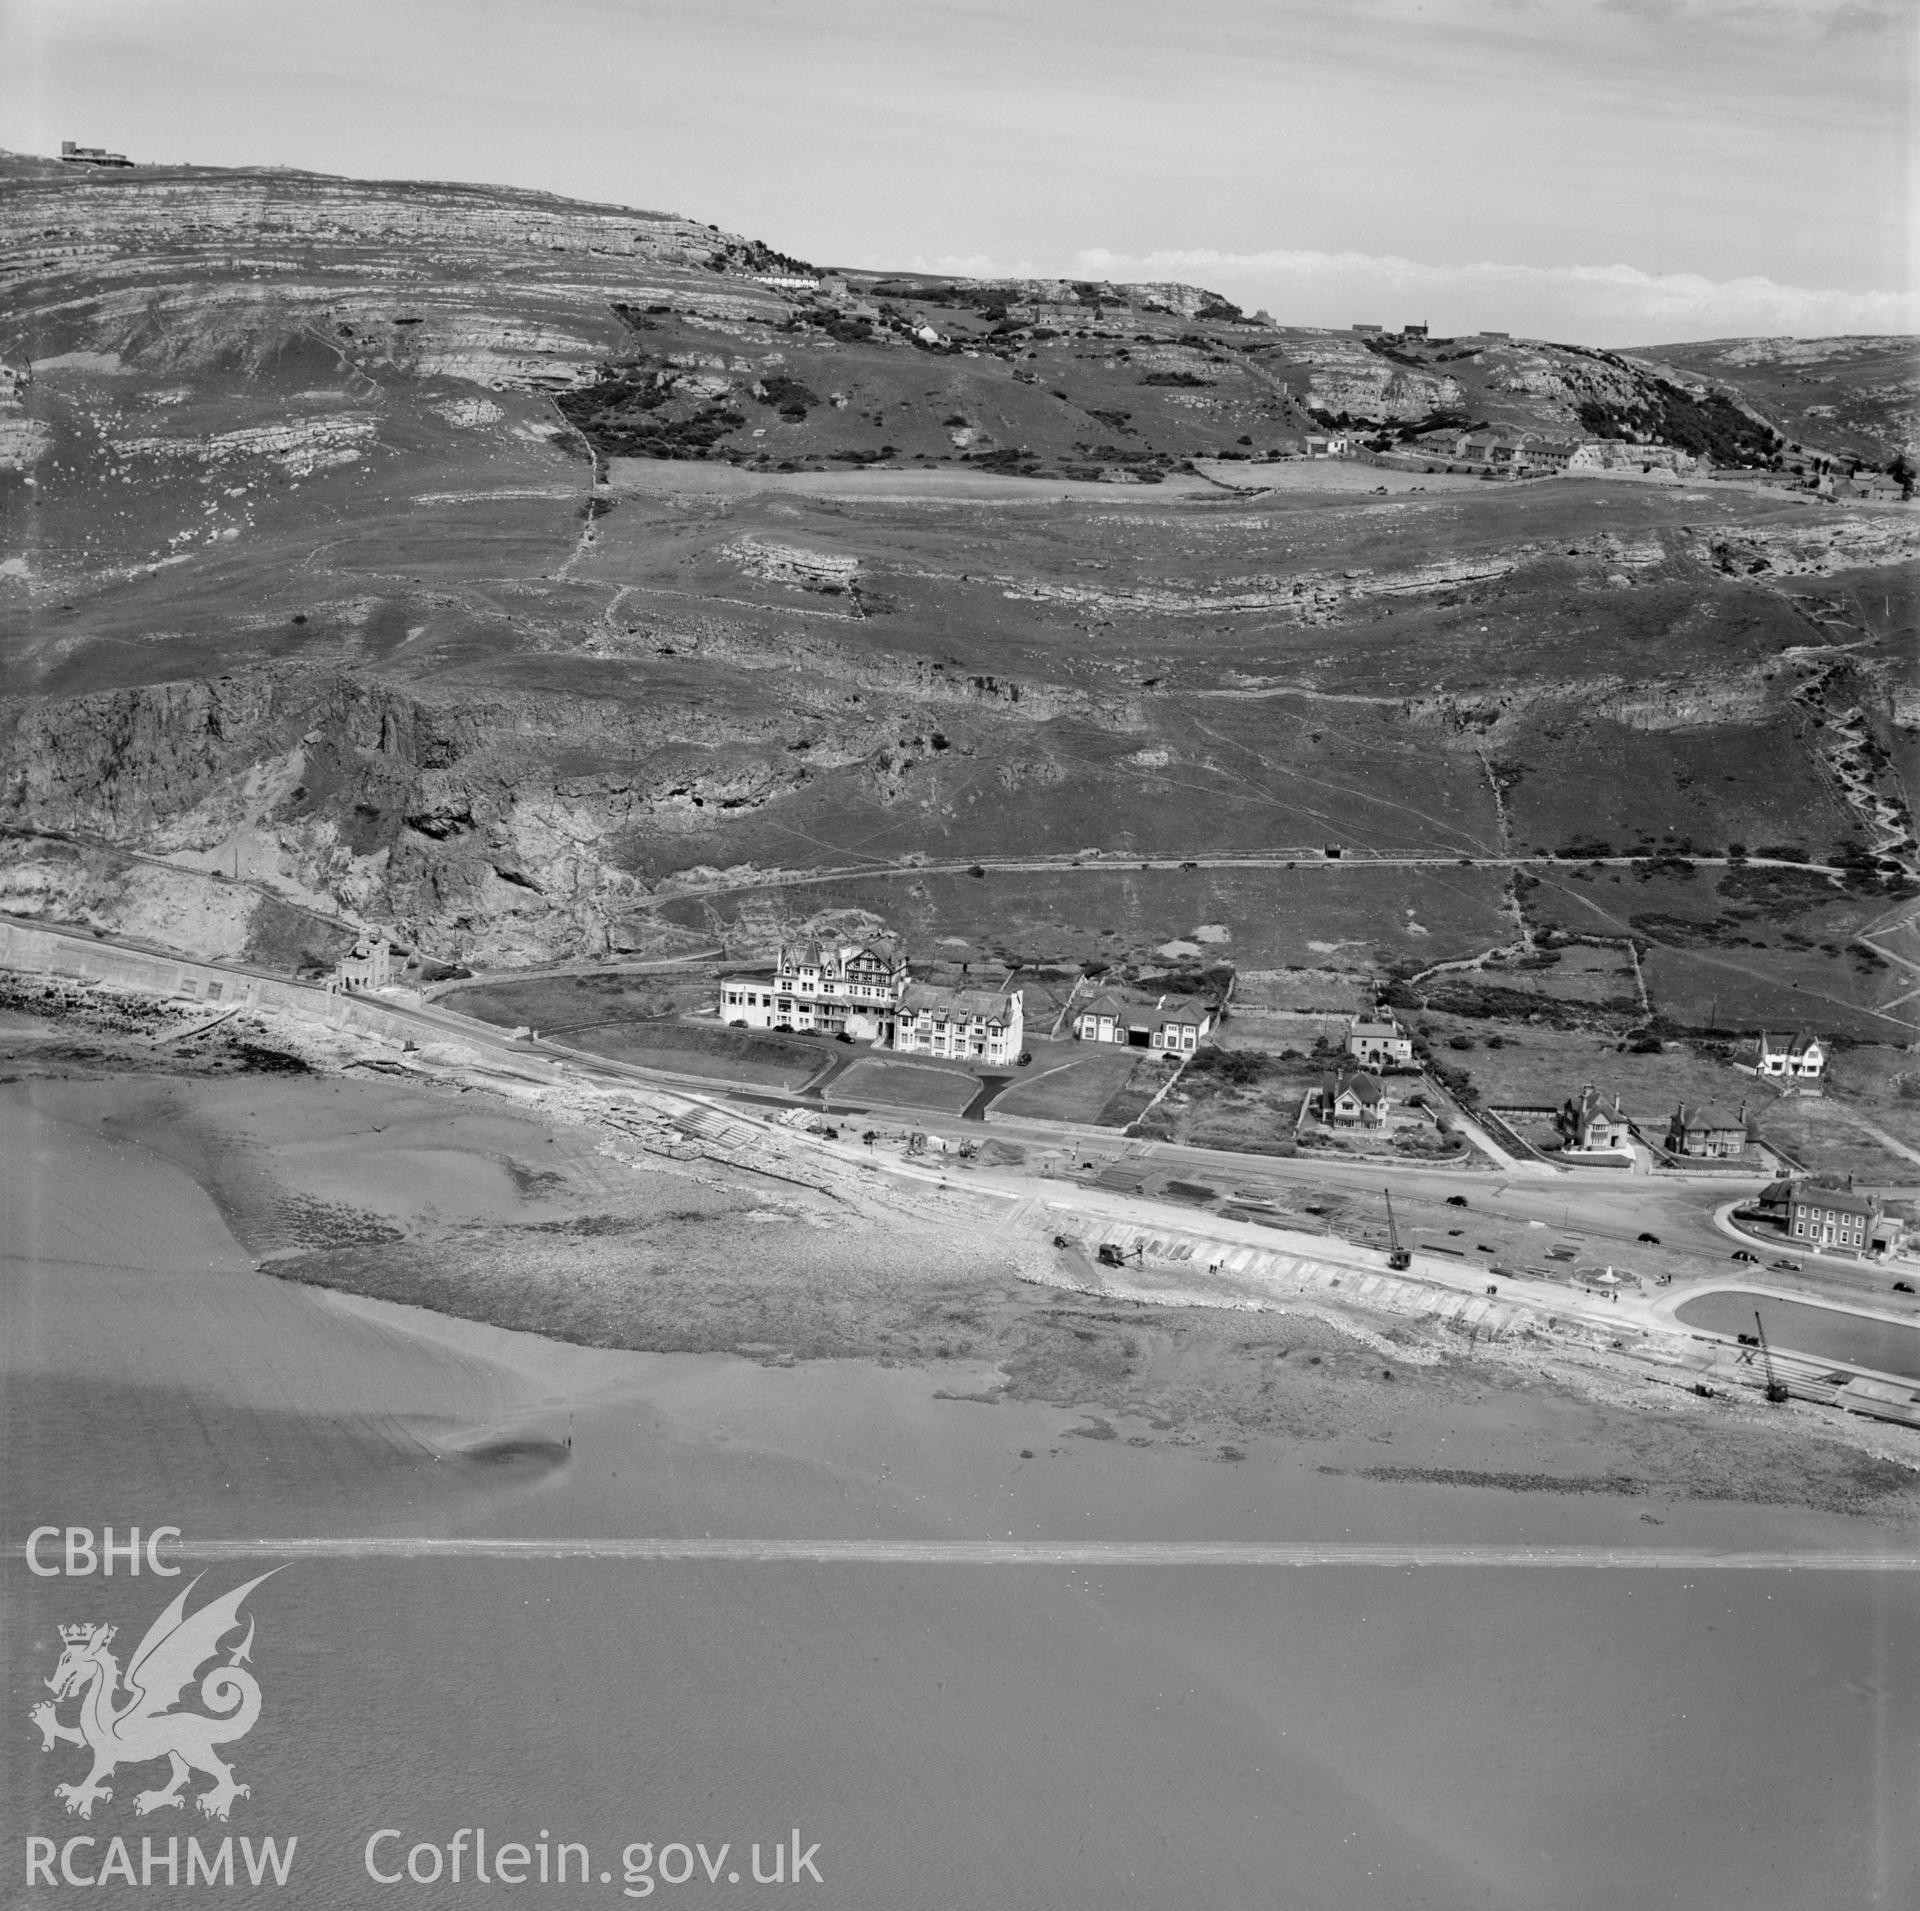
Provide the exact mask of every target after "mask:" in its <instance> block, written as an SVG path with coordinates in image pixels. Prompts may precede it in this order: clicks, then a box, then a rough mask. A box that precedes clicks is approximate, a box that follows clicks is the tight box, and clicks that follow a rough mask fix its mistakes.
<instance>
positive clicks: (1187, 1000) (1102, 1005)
mask: <svg viewBox="0 0 1920 1911" xmlns="http://www.w3.org/2000/svg"><path fill="white" fill-rule="evenodd" d="M1214 1018H1215V1010H1214V1008H1213V1006H1212V1004H1211V1003H1208V1002H1203V1001H1201V1000H1200V999H1199V998H1198V997H1197V996H1191V995H1163V996H1161V997H1160V999H1159V1000H1158V1001H1157V1002H1154V1003H1152V1004H1151V1005H1149V1004H1147V1003H1144V1002H1129V1001H1127V1000H1126V999H1125V998H1124V997H1122V996H1119V995H1115V994H1113V993H1112V992H1110V991H1107V992H1103V993H1101V994H1099V995H1096V996H1094V997H1092V998H1091V999H1090V1000H1089V1001H1086V1002H1082V1003H1081V1004H1079V1006H1078V1007H1076V1008H1075V1009H1074V1011H1073V1019H1072V1027H1073V1035H1074V1039H1075V1041H1079V1042H1118V1043H1121V1044H1123V1045H1124V1046H1126V1047H1130V1048H1157V1049H1162V1050H1166V1051H1169V1052H1171V1053H1174V1054H1186V1055H1191V1054H1192V1053H1194V1051H1195V1050H1196V1049H1198V1048H1199V1046H1200V1044H1201V1042H1202V1041H1203V1040H1204V1039H1205V1038H1206V1036H1207V1033H1208V1031H1209V1030H1211V1029H1212V1027H1213V1024H1214Z"/></svg>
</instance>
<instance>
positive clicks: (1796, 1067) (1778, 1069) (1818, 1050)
mask: <svg viewBox="0 0 1920 1911" xmlns="http://www.w3.org/2000/svg"><path fill="white" fill-rule="evenodd" d="M1826 1066H1827V1051H1826V1050H1825V1049H1824V1048H1822V1047H1821V1046H1820V1038H1819V1037H1818V1036H1817V1035H1795V1036H1793V1037H1791V1038H1789V1037H1787V1036H1784V1035H1762V1036H1761V1038H1760V1073H1761V1074H1762V1075H1772V1076H1775V1077H1776V1078H1783V1079H1785V1080H1788V1081H1802V1082H1815V1081H1818V1080H1819V1079H1820V1077H1821V1075H1822V1074H1823V1073H1824V1072H1825V1070H1826Z"/></svg>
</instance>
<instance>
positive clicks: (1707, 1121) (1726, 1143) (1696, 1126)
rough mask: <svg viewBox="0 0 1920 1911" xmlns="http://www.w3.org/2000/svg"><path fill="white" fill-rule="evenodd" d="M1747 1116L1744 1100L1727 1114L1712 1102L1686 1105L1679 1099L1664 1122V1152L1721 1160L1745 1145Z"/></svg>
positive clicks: (1740, 1149)
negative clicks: (1736, 1110)
mask: <svg viewBox="0 0 1920 1911" xmlns="http://www.w3.org/2000/svg"><path fill="white" fill-rule="evenodd" d="M1746 1116H1747V1110H1746V1105H1745V1104H1744V1103H1742V1104H1741V1107H1740V1109H1739V1111H1738V1112H1737V1113H1729V1112H1728V1111H1727V1110H1726V1109H1724V1108H1715V1107H1714V1106H1712V1104H1711V1103H1706V1102H1702V1103H1699V1104H1697V1105H1695V1106H1689V1105H1688V1104H1687V1103H1686V1102H1682V1103H1681V1104H1680V1106H1679V1107H1678V1108H1676V1109H1675V1110H1674V1111H1673V1119H1672V1120H1671V1121H1669V1122H1668V1123H1667V1134H1666V1149H1667V1152H1668V1153H1669V1154H1674V1155H1700V1156H1708V1157H1718V1158H1721V1159H1725V1158H1728V1157H1731V1156H1733V1155H1738V1154H1743V1153H1744V1152H1745V1151H1746V1146H1747V1120H1746Z"/></svg>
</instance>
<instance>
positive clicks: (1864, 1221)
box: [1790, 1181, 1881, 1255]
mask: <svg viewBox="0 0 1920 1911" xmlns="http://www.w3.org/2000/svg"><path fill="white" fill-rule="evenodd" d="M1792 1214H1793V1220H1792V1224H1791V1230H1790V1231H1791V1233H1792V1236H1793V1239H1794V1240H1795V1241H1796V1242H1797V1243H1798V1244H1799V1245H1800V1246H1802V1247H1804V1248H1808V1249H1810V1250H1817V1251H1819V1252H1822V1253H1828V1252H1834V1251H1837V1252H1839V1253H1842V1254H1854V1255H1861V1254H1865V1253H1866V1252H1867V1250H1868V1249H1869V1248H1871V1247H1872V1246H1874V1244H1875V1242H1874V1235H1875V1232H1876V1229H1877V1228H1878V1226H1879V1223H1880V1218H1881V1216H1880V1203H1879V1202H1878V1201H1876V1200H1874V1199H1873V1198H1872V1197H1871V1196H1869V1195H1864V1194H1855V1193H1854V1191H1853V1190H1852V1189H1851V1188H1830V1187H1822V1186H1821V1185H1820V1184H1819V1183H1818V1182H1816V1181H1800V1182H1796V1183H1795V1184H1794V1189H1793V1200H1792Z"/></svg>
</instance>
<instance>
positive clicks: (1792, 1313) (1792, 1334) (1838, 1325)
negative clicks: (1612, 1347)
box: [1676, 1288, 1920, 1384]
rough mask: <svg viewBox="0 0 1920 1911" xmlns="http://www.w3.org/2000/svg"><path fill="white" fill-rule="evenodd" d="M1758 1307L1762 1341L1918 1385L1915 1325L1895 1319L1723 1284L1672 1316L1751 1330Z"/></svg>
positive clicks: (1714, 1327)
mask: <svg viewBox="0 0 1920 1911" xmlns="http://www.w3.org/2000/svg"><path fill="white" fill-rule="evenodd" d="M1756 1307H1757V1308H1758V1309H1759V1310H1760V1318H1761V1319H1762V1320H1763V1321H1764V1322H1765V1323H1766V1328H1767V1340H1768V1342H1769V1343H1770V1344H1771V1345H1772V1346H1774V1347H1778V1348H1783V1349H1785V1350H1786V1351H1787V1352H1789V1353H1796V1354H1811V1355H1812V1356H1813V1358H1814V1359H1816V1360H1843V1361H1846V1362H1847V1363H1848V1364H1849V1365H1851V1366H1855V1367H1871V1368H1872V1369H1873V1370H1874V1371H1875V1372H1876V1373H1883V1374H1897V1375H1899V1376H1900V1378H1901V1379H1903V1380H1911V1381H1914V1382H1915V1383H1916V1384H1920V1328H1915V1327H1904V1326H1902V1325H1900V1324H1899V1323H1898V1322H1896V1321H1881V1320H1869V1319H1867V1318H1866V1317H1864V1316H1863V1315H1860V1314H1849V1313H1844V1312H1842V1311H1841V1310H1840V1309H1839V1308H1835V1307H1821V1306H1819V1305H1817V1304H1816V1303H1814V1302H1811V1301H1785V1300H1780V1299H1778V1298H1777V1297H1775V1296H1773V1295H1770V1294H1756V1293H1754V1292H1752V1291H1751V1290H1750V1289H1747V1288H1727V1289H1722V1290H1721V1291H1720V1292H1718V1293H1714V1294H1702V1295H1700V1296H1699V1297H1698V1298H1697V1299H1695V1300H1690V1301H1686V1302H1683V1303H1682V1305H1681V1306H1680V1308H1679V1309H1678V1310H1677V1314H1676V1318H1677V1319H1679V1320H1680V1321H1682V1322H1683V1323H1684V1324H1685V1325H1686V1326H1688V1327H1704V1328H1707V1329H1708V1330H1710V1331H1711V1332H1714V1333H1721V1334H1750V1333H1752V1332H1753V1311H1754V1309H1755V1308H1756Z"/></svg>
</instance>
